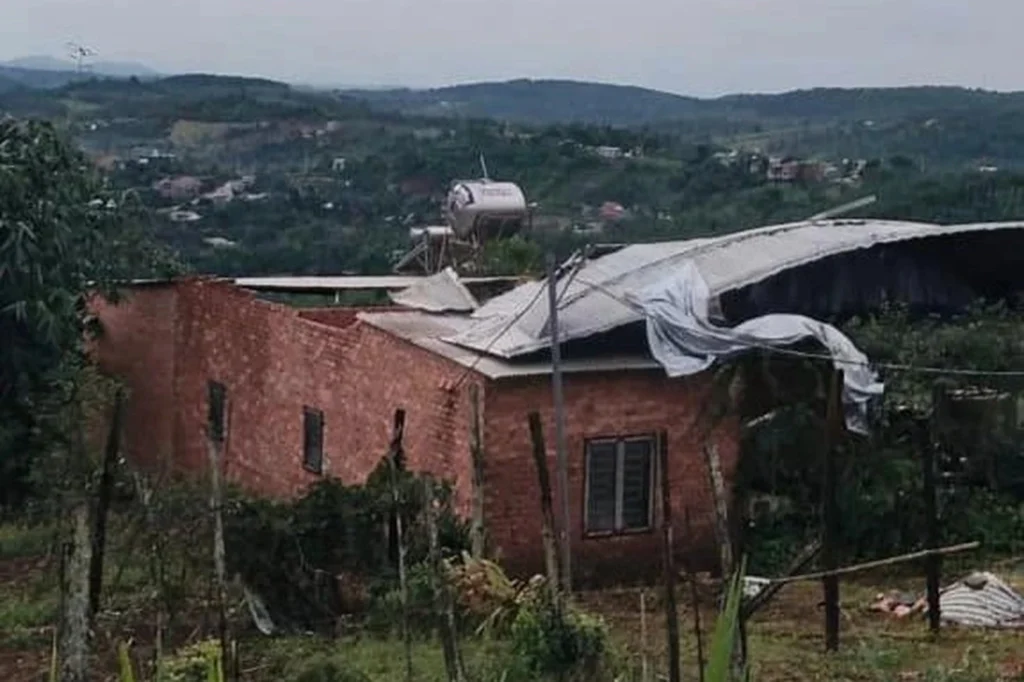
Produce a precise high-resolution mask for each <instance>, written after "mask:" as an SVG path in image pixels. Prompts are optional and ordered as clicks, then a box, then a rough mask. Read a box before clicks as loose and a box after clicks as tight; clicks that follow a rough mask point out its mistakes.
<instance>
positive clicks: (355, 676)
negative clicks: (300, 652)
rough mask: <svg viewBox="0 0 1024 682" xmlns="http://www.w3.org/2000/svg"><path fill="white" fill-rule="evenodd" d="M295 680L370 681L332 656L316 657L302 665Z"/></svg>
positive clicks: (300, 681) (321, 681)
mask: <svg viewBox="0 0 1024 682" xmlns="http://www.w3.org/2000/svg"><path fill="white" fill-rule="evenodd" d="M295 682H370V678H369V677H367V676H366V675H364V674H363V673H361V672H359V671H358V670H353V669H351V668H349V667H347V666H345V665H344V664H342V663H340V662H339V661H338V660H336V659H334V658H329V657H318V658H314V659H313V660H312V661H310V662H309V663H307V664H305V665H304V666H303V667H302V670H301V672H299V673H298V675H297V676H296V677H295Z"/></svg>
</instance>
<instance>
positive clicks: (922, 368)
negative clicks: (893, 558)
mask: <svg viewBox="0 0 1024 682" xmlns="http://www.w3.org/2000/svg"><path fill="white" fill-rule="evenodd" d="M576 280H577V281H578V282H581V283H582V284H585V285H586V286H588V287H591V288H592V289H594V290H595V291H598V292H599V293H602V294H604V295H605V296H607V297H609V298H611V299H612V300H614V301H616V302H618V303H621V304H622V305H624V306H626V307H627V308H629V309H631V310H633V311H634V312H637V313H640V314H643V309H642V308H641V307H640V306H639V305H637V304H636V303H633V302H632V301H629V300H627V299H625V298H623V297H622V296H620V295H618V294H616V293H614V292H612V291H609V290H608V288H607V287H605V286H603V285H601V284H598V283H597V282H593V281H590V280H588V279H586V278H583V277H580V276H579V275H577V276H576ZM753 346H754V347H755V348H757V349H759V350H765V351H769V352H773V353H778V354H780V355H790V356H793V357H800V358H805V359H809V360H826V361H829V362H833V363H835V364H840V365H846V366H855V367H868V368H873V369H885V370H891V371H898V372H913V373H918V374H933V375H948V376H969V377H1024V370H1015V369H1011V370H983V369H967V368H959V367H935V366H929V365H914V364H909V363H899V362H870V361H866V362H862V361H859V360H847V359H840V358H834V357H832V356H831V355H828V354H826V353H813V352H808V351H800V350H795V349H792V348H779V347H777V346H769V345H767V344H753Z"/></svg>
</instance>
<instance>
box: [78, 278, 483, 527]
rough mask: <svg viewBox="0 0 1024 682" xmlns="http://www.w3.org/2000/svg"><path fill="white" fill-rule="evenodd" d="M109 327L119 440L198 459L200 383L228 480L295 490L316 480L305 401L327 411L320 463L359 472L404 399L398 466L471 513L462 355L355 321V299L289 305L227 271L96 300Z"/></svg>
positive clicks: (347, 474)
mask: <svg viewBox="0 0 1024 682" xmlns="http://www.w3.org/2000/svg"><path fill="white" fill-rule="evenodd" d="M97 312H98V313H99V315H100V318H101V320H103V322H104V324H105V326H106V327H108V328H109V330H110V333H109V334H108V335H107V336H106V337H105V338H104V339H103V340H102V341H101V342H100V343H99V348H98V357H99V359H100V362H101V364H102V365H103V366H104V367H106V369H108V370H109V371H110V372H111V373H113V374H117V375H119V376H122V377H124V378H125V379H126V380H127V383H128V384H129V386H130V387H131V389H132V396H131V398H130V400H129V405H130V408H129V420H128V424H127V437H126V446H127V447H126V451H127V452H128V453H129V455H130V456H132V457H133V458H136V459H147V458H149V457H150V455H149V452H150V451H153V450H155V451H158V452H159V453H161V454H162V455H163V456H165V457H170V455H171V454H172V453H173V454H174V462H175V463H176V464H177V466H178V468H180V469H184V470H192V471H203V470H204V469H205V468H206V467H207V449H206V440H205V428H206V420H207V407H208V406H207V382H208V381H210V380H214V381H218V382H220V383H222V384H224V386H225V387H226V388H227V406H228V407H227V421H228V425H227V438H226V441H225V446H224V447H225V462H226V471H227V477H228V479H229V480H232V481H235V482H239V483H241V484H243V485H244V486H245V487H247V488H249V489H251V490H254V491H260V492H263V493H267V494H271V495H280V496H289V495H294V494H297V493H299V492H301V490H302V489H303V488H304V487H306V486H307V485H309V484H310V483H311V482H313V481H315V480H317V479H318V476H317V475H315V474H311V473H310V472H308V471H306V470H305V469H304V468H303V467H302V442H303V407H304V406H310V407H314V408H317V409H319V410H321V411H322V412H323V414H324V470H325V473H328V474H330V475H333V476H337V477H339V478H341V479H342V480H343V481H346V482H361V481H363V480H364V479H365V478H366V476H367V475H368V474H369V473H370V472H371V471H372V470H373V468H374V467H375V466H376V465H377V464H378V462H379V461H380V459H381V458H382V457H383V456H384V455H385V453H386V452H387V448H388V444H389V441H390V437H391V425H392V419H393V415H394V410H395V409H396V408H399V407H401V408H403V409H405V410H406V430H405V450H406V458H407V462H408V465H409V467H410V468H411V469H413V470H417V471H429V472H431V473H433V474H435V475H437V476H440V477H443V478H445V479H448V480H451V481H453V482H454V483H455V484H456V485H457V499H458V502H459V504H460V508H461V509H463V510H464V511H468V507H467V506H466V505H467V504H468V500H469V495H468V486H469V481H470V478H469V475H468V468H467V467H468V462H469V453H468V449H469V445H468V437H469V436H468V433H469V426H468V423H469V417H468V414H469V409H468V403H467V402H466V401H467V399H466V395H465V391H464V390H463V391H455V390H452V387H453V386H454V385H455V384H456V383H457V382H459V381H460V380H463V379H464V380H469V379H472V378H473V377H475V376H476V375H475V373H472V372H470V373H468V374H467V373H466V371H465V370H464V369H463V368H462V367H461V366H459V365H456V364H455V363H452V362H450V361H447V360H444V359H442V358H439V357H437V356H435V355H433V354H432V353H429V352H427V351H424V350H422V349H420V348H418V347H416V346H414V345H412V344H410V343H407V342H405V341H402V340H399V339H397V338H395V337H393V336H391V335H389V334H386V333H384V332H381V331H379V330H376V329H374V328H372V327H370V326H368V325H365V324H362V323H359V322H358V321H357V320H356V319H355V317H354V314H355V312H354V311H352V310H342V309H331V310H303V311H300V310H296V309H293V308H289V307H287V306H284V305H280V304H276V303H271V302H268V301H264V300H261V299H258V298H256V297H255V296H254V295H252V294H251V293H249V292H247V291H245V290H242V289H239V288H237V287H234V286H232V285H230V284H227V283H224V282H217V281H212V280H197V279H193V280H184V281H180V282H178V283H177V284H175V285H166V286H162V287H154V288H136V289H134V290H132V292H131V294H130V297H129V298H128V299H127V300H126V301H125V302H124V303H123V304H121V305H119V306H109V305H98V306H97Z"/></svg>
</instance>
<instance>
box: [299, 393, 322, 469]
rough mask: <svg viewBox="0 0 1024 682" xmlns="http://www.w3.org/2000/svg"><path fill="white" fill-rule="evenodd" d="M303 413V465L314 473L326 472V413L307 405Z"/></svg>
mask: <svg viewBox="0 0 1024 682" xmlns="http://www.w3.org/2000/svg"><path fill="white" fill-rule="evenodd" d="M302 415H303V438H302V466H303V467H305V468H306V470H307V471H312V472H313V473H314V474H322V473H323V472H324V413H323V412H321V411H320V410H317V409H314V408H312V407H305V408H303V410H302Z"/></svg>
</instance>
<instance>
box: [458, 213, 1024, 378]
mask: <svg viewBox="0 0 1024 682" xmlns="http://www.w3.org/2000/svg"><path fill="white" fill-rule="evenodd" d="M1020 229H1024V223H1021V222H1013V223H980V224H966V225H936V224H930V223H913V222H900V221H891V220H851V219H842V220H815V221H804V222H797V223H788V224H784V225H773V226H768V227H762V228H758V229H753V230H746V231H744V232H737V233H733V234H728V235H725V236H722V237H715V238H709V239H689V240H685V241H674V242H661V243H655V244H634V245H631V246H626V247H624V248H622V249H621V250H619V251H616V252H614V253H611V254H608V255H606V256H602V257H600V258H596V259H593V260H583V261H581V262H580V264H579V265H578V266H577V267H564V268H563V269H562V272H563V274H562V276H561V277H560V279H559V280H558V285H557V286H558V292H559V305H558V311H559V313H558V323H559V324H558V326H559V333H560V338H561V339H562V340H570V339H578V338H584V337H587V336H591V335H593V334H598V333H601V332H605V331H608V330H611V329H614V328H616V327H620V326H622V325H625V324H629V323H632V322H636V321H639V320H640V319H641V315H640V313H639V311H638V309H637V308H636V306H634V305H632V304H631V303H630V302H631V301H634V300H636V297H637V296H639V295H640V293H641V292H642V291H643V290H645V289H646V288H647V287H649V286H651V285H652V284H654V283H656V282H658V281H660V280H663V279H664V278H665V277H668V276H670V275H671V274H672V273H673V271H674V270H676V269H677V268H678V267H679V266H680V265H681V264H682V263H684V262H686V261H691V260H692V261H693V262H694V264H695V265H696V266H697V269H698V271H699V272H700V274H701V275H702V276H703V278H704V279H705V281H706V282H707V284H708V287H709V288H710V291H711V294H712V295H713V296H719V295H721V294H723V293H726V292H729V291H734V290H737V289H740V288H742V287H745V286H747V285H750V284H754V283H756V282H760V281H763V280H765V279H767V278H769V277H772V276H773V275H776V274H779V273H781V272H784V271H786V270H790V269H793V268H797V267H800V266H802V265H806V264H809V263H812V262H815V261H820V260H822V259H824V258H828V257H829V256H834V255H838V254H842V253H847V252H851V251H856V250H859V249H867V248H871V247H874V246H878V245H881V244H890V243H895V242H901V241H909V240H913V239H921V238H926V237H942V236H950V235H958V234H967V233H975V232H989V231H995V230H1020ZM545 286H546V283H545V282H543V281H540V282H530V283H527V284H524V285H522V286H519V287H517V288H515V289H513V290H512V291H509V292H507V293H506V294H503V295H501V296H498V297H496V298H493V299H491V300H490V301H488V302H487V303H485V304H484V305H483V306H481V307H480V308H478V309H477V310H476V311H475V312H474V313H473V315H472V318H473V320H474V323H473V324H471V325H469V326H467V327H466V328H464V329H462V330H460V331H457V332H455V333H453V334H451V335H449V336H446V337H445V340H446V341H449V342H450V343H453V344H456V345H458V346H462V347H464V348H467V349H472V350H476V351H480V352H484V353H488V354H491V355H495V356H499V357H502V358H512V357H516V356H518V355H523V354H527V353H531V352H534V351H537V350H540V349H542V348H544V347H545V346H547V345H548V344H549V332H548V330H547V329H546V327H547V323H548V300H547V296H545V295H543V290H544V287H545Z"/></svg>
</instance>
